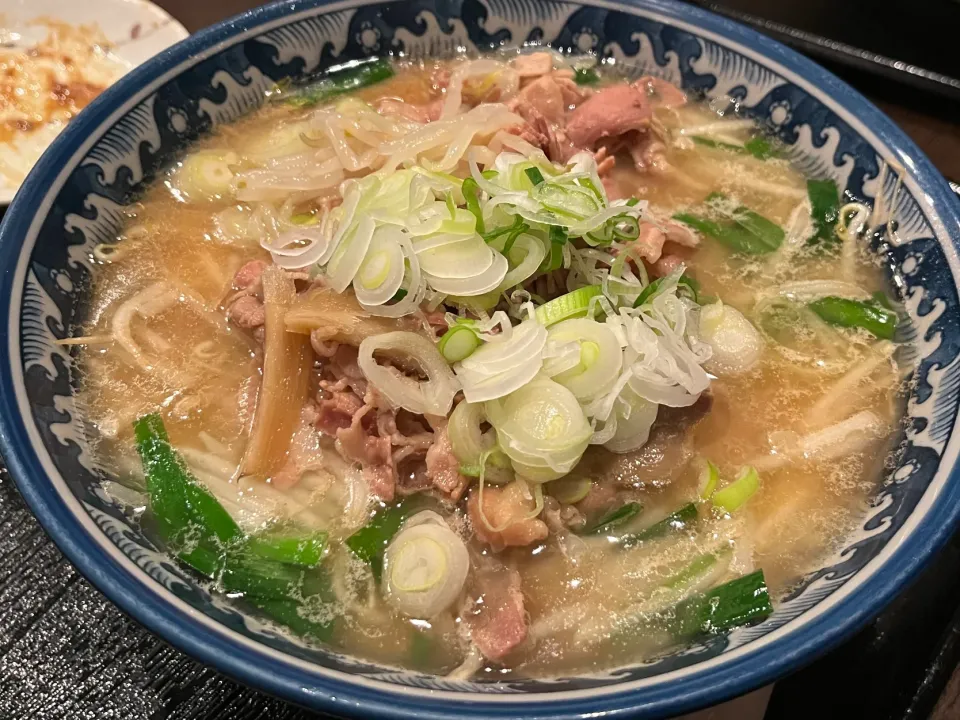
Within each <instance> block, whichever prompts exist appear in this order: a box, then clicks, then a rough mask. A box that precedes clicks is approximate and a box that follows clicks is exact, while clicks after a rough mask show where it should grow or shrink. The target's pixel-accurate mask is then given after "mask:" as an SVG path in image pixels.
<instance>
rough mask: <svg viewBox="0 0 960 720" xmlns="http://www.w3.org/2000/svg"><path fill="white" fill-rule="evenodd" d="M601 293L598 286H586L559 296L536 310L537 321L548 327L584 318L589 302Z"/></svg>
mask: <svg viewBox="0 0 960 720" xmlns="http://www.w3.org/2000/svg"><path fill="white" fill-rule="evenodd" d="M602 293H603V288H601V287H600V286H599V285H586V286H584V287H582V288H577V289H576V290H574V291H573V292H570V293H567V294H566V295H561V296H560V297H558V298H554V299H553V300H550V301H549V302H546V303H544V304H542V305H541V306H540V307H538V308H537V311H536V312H537V320H539V321H540V324H541V325H545V326H549V325H553V324H554V323H558V322H560V321H561V320H569V319H570V318H578V317H586V315H587V311H588V310H589V309H590V300H591V299H593V298H595V297H596V296H597V295H601V294H602Z"/></svg>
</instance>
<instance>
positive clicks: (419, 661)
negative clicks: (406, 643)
mask: <svg viewBox="0 0 960 720" xmlns="http://www.w3.org/2000/svg"><path fill="white" fill-rule="evenodd" d="M438 655H439V649H438V648H437V647H436V644H435V643H434V642H433V638H431V637H430V636H429V635H427V633H425V632H424V631H423V630H420V629H418V628H414V629H413V630H412V631H411V633H410V665H411V666H412V667H413V668H414V669H416V670H427V669H428V668H430V667H431V666H432V665H433V663H434V658H435V657H437V656H438Z"/></svg>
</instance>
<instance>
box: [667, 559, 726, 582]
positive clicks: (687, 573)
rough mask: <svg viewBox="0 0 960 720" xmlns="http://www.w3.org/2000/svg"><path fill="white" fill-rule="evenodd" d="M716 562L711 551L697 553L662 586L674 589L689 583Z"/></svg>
mask: <svg viewBox="0 0 960 720" xmlns="http://www.w3.org/2000/svg"><path fill="white" fill-rule="evenodd" d="M716 564H717V556H716V555H713V554H711V553H705V554H703V555H698V556H697V557H696V558H694V560H693V562H691V563H690V564H689V565H687V567H685V568H683V570H681V571H680V572H678V573H676V574H674V575H672V576H671V577H669V578H667V580H666V581H665V582H664V583H663V587H665V588H669V589H671V590H675V589H677V588H682V587H684V586H686V585H690V583H692V582H693V581H695V580H697V579H698V578H700V577H701V576H702V575H703V574H704V573H705V572H707V570H709V569H710V568H712V567H713V566H714V565H716Z"/></svg>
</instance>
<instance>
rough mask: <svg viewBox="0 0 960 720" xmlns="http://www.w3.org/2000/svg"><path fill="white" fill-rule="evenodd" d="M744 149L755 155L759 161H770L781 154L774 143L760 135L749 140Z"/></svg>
mask: <svg viewBox="0 0 960 720" xmlns="http://www.w3.org/2000/svg"><path fill="white" fill-rule="evenodd" d="M743 149H744V150H746V151H747V152H748V153H750V154H751V155H753V156H754V157H755V158H756V159H757V160H768V159H769V158H772V157H777V156H778V155H779V154H780V153H778V152H777V150H776V149H775V148H774V146H773V143H771V142H770V141H769V140H768V139H767V138H765V137H760V136H759V135H758V136H757V137H755V138H751V139H749V140H747V142H745V143H744V144H743Z"/></svg>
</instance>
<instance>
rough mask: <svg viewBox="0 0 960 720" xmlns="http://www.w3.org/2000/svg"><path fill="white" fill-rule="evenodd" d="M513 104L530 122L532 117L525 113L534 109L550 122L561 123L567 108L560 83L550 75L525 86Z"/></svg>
mask: <svg viewBox="0 0 960 720" xmlns="http://www.w3.org/2000/svg"><path fill="white" fill-rule="evenodd" d="M511 104H512V105H514V107H516V110H517V112H518V113H519V115H520V116H521V117H522V118H523V119H524V120H526V121H527V122H530V118H529V117H528V116H527V115H526V114H524V113H525V111H526V112H527V113H529V111H530V110H531V109H532V110H536V111H537V112H538V113H539V114H540V115H541V116H543V117H544V118H546V120H547V121H548V122H551V123H554V124H560V123H562V122H563V116H564V113H565V112H566V109H567V106H566V103H565V102H564V101H563V93H562V92H561V90H560V85H559V84H558V83H557V81H556V80H554V79H553V78H552V77H550V76H549V75H547V76H545V77H541V78H538V79H536V80H534V81H533V82H532V83H530V84H528V85H527V86H526V87H524V88H523V90H521V91H520V94H519V95H518V96H517V97H516V99H515V100H513V101H512V102H511Z"/></svg>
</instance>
